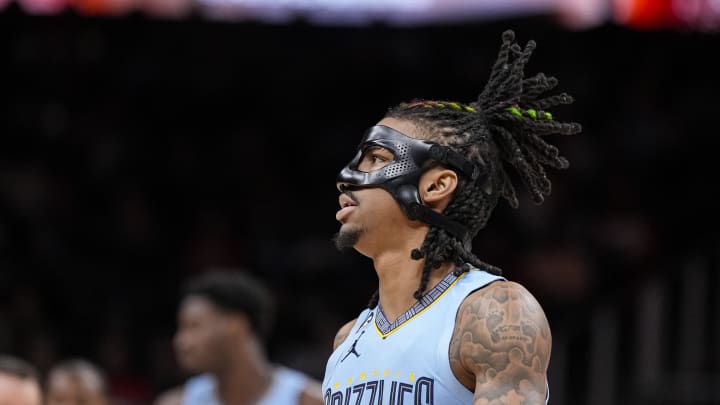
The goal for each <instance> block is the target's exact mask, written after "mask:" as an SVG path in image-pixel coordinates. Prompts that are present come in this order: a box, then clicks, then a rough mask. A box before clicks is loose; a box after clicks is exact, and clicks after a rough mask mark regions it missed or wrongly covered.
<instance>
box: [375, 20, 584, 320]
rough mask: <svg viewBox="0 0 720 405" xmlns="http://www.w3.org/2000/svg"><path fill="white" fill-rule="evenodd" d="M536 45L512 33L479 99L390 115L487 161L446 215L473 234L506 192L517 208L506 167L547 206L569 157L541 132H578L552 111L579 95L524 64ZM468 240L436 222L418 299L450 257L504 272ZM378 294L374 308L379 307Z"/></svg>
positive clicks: (417, 103)
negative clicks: (550, 174) (549, 171)
mask: <svg viewBox="0 0 720 405" xmlns="http://www.w3.org/2000/svg"><path fill="white" fill-rule="evenodd" d="M534 49H535V42H534V41H532V40H531V41H528V43H527V44H526V45H525V47H524V48H521V47H520V45H518V44H517V43H516V42H515V33H514V32H513V31H509V30H508V31H505V32H504V33H503V35H502V45H501V47H500V52H499V54H498V58H497V60H496V62H495V64H494V65H493V68H492V71H491V74H490V79H489V80H488V82H487V84H486V86H485V88H484V89H483V90H482V92H481V93H480V95H479V97H478V99H477V101H474V102H471V103H469V104H462V103H457V102H452V101H450V102H448V101H430V100H414V101H412V102H410V103H402V104H400V105H398V106H396V107H393V108H391V109H390V110H389V111H388V113H387V114H386V117H392V118H397V119H401V120H407V121H410V122H413V123H414V124H416V125H418V127H419V128H421V129H422V130H424V132H427V134H425V135H426V136H427V138H428V140H430V141H434V142H437V143H439V144H441V145H445V146H448V147H450V148H451V149H453V150H455V151H457V152H460V153H463V154H464V155H465V156H466V157H467V158H468V159H469V160H470V161H472V162H474V163H476V164H478V165H481V166H483V165H484V166H485V169H486V171H487V173H488V177H487V181H486V182H485V183H480V182H473V181H471V180H469V179H467V178H465V177H464V176H460V178H459V181H458V187H457V189H456V191H455V193H454V197H453V199H452V201H451V202H450V204H449V205H448V207H447V208H446V209H445V211H444V212H443V214H444V215H445V216H447V217H448V218H449V219H451V220H453V221H455V222H457V223H461V224H465V226H467V227H468V229H469V230H470V233H471V235H472V236H475V235H477V233H478V231H479V230H480V229H482V228H483V227H484V226H485V225H486V223H487V221H488V219H489V218H490V214H491V213H492V211H493V209H494V208H495V206H496V205H497V202H498V199H499V197H501V196H502V197H503V198H504V199H505V200H507V202H508V203H509V204H510V206H512V207H513V208H517V207H518V205H519V201H518V198H517V193H516V191H515V187H514V186H513V184H512V181H511V179H510V177H509V176H508V173H507V172H506V168H507V167H513V168H514V169H515V171H516V172H517V174H518V175H519V177H520V178H521V180H522V182H523V183H524V185H525V187H526V188H527V189H528V190H529V191H530V194H531V196H532V200H533V202H535V203H536V204H540V203H542V202H543V200H544V198H545V196H548V195H549V194H550V180H548V178H547V175H546V173H545V168H544V166H550V167H553V168H556V169H565V168H567V167H568V161H567V160H566V159H565V158H563V157H562V156H560V155H559V153H558V149H557V148H556V147H555V146H552V145H550V144H548V143H546V142H545V141H544V140H543V139H542V137H543V136H545V135H549V134H562V135H572V134H576V133H579V132H580V131H581V127H580V125H579V124H577V123H561V122H557V121H555V120H554V119H553V116H552V114H551V113H549V112H548V111H547V110H548V109H550V108H552V107H555V106H557V105H561V104H570V103H572V102H573V99H572V97H570V96H569V95H567V94H565V93H561V94H557V95H551V96H544V93H546V92H548V91H550V90H552V89H553V88H554V87H555V86H557V84H558V81H557V79H556V78H554V77H547V76H545V75H544V74H543V73H538V74H537V75H535V76H532V77H529V78H525V72H524V68H525V65H526V64H527V62H528V60H529V59H530V55H531V54H532V52H533V50H534ZM470 250H471V246H466V245H465V244H464V243H463V242H462V241H460V240H458V239H457V238H456V237H454V236H453V235H452V234H450V233H449V232H447V231H445V230H444V229H442V228H439V227H436V226H431V227H430V229H429V231H428V233H427V235H426V236H425V240H424V241H423V244H422V246H421V247H420V248H419V249H413V251H412V252H411V257H412V259H414V260H420V259H422V258H424V259H425V263H424V265H423V273H422V277H421V281H420V286H419V288H418V289H417V291H415V293H414V297H415V299H417V300H419V299H420V298H422V296H423V294H424V292H425V290H426V288H427V284H428V280H429V277H430V272H431V271H432V270H433V269H436V268H439V267H440V266H441V265H442V264H443V263H445V262H448V261H451V262H454V263H455V264H456V265H457V266H458V268H457V269H456V270H455V273H456V275H460V274H461V273H463V272H466V271H468V270H469V269H470V266H468V265H467V263H469V264H470V265H473V266H475V267H478V268H480V269H482V270H485V271H487V272H490V273H492V274H498V275H499V274H501V270H500V269H499V268H497V267H495V266H492V265H489V264H487V263H484V262H483V261H481V260H480V259H478V258H477V256H475V255H474V254H473V253H472V252H471V251H470ZM377 301H378V294H377V292H375V294H374V295H373V297H372V298H371V300H370V303H369V307H370V308H374V307H375V306H376V305H377Z"/></svg>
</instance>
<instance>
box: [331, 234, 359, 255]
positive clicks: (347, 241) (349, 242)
mask: <svg viewBox="0 0 720 405" xmlns="http://www.w3.org/2000/svg"><path fill="white" fill-rule="evenodd" d="M360 235H362V229H358V228H355V229H348V230H340V232H338V233H336V234H335V236H333V238H332V240H333V242H335V247H336V248H337V249H338V250H340V251H343V250H347V249H351V248H352V247H353V246H355V244H356V243H357V242H358V240H359V239H360Z"/></svg>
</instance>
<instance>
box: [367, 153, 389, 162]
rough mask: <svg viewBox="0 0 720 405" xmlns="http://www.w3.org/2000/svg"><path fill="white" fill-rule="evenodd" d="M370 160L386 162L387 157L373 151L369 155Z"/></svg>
mask: <svg viewBox="0 0 720 405" xmlns="http://www.w3.org/2000/svg"><path fill="white" fill-rule="evenodd" d="M370 161H371V162H373V163H381V162H387V158H386V157H384V156H381V155H378V154H375V153H373V154H372V155H370Z"/></svg>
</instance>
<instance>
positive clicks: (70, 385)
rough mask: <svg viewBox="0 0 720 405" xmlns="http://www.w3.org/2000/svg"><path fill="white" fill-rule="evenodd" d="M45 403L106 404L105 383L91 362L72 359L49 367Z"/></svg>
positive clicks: (107, 401) (70, 404) (52, 404)
mask: <svg viewBox="0 0 720 405" xmlns="http://www.w3.org/2000/svg"><path fill="white" fill-rule="evenodd" d="M46 396H47V402H46V404H47V405H108V404H109V403H110V400H109V399H108V394H107V384H106V383H105V378H104V377H103V374H102V372H101V371H100V370H99V369H98V368H97V367H95V366H94V365H93V364H92V363H90V362H88V361H86V360H81V359H73V360H67V361H64V362H62V363H59V364H58V365H56V366H54V367H53V368H52V369H50V372H49V373H48V378H47V395H46Z"/></svg>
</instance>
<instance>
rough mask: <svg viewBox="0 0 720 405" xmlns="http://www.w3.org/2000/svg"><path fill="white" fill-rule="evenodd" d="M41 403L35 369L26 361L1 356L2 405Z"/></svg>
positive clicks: (0, 389)
mask: <svg viewBox="0 0 720 405" xmlns="http://www.w3.org/2000/svg"><path fill="white" fill-rule="evenodd" d="M41 402H42V393H41V391H40V383H39V381H38V374H37V370H35V367H33V366H32V365H31V364H29V363H27V362H25V361H24V360H20V359H18V358H15V357H12V356H7V355H0V405H41Z"/></svg>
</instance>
